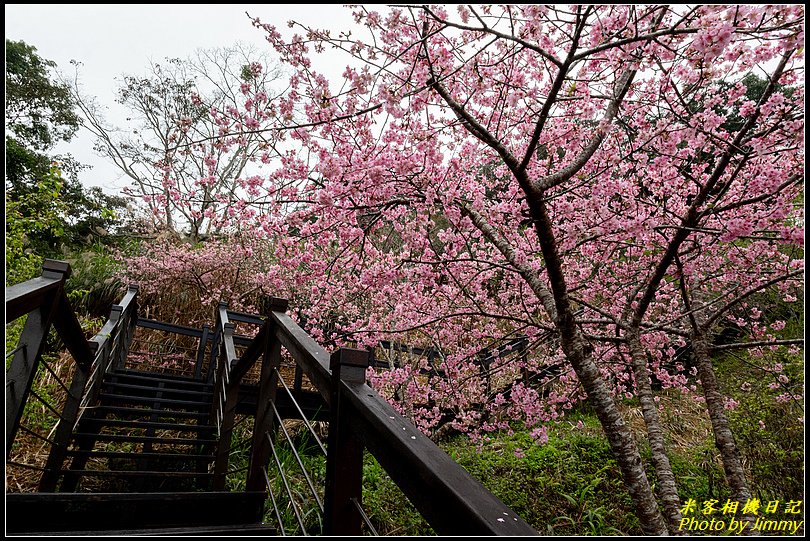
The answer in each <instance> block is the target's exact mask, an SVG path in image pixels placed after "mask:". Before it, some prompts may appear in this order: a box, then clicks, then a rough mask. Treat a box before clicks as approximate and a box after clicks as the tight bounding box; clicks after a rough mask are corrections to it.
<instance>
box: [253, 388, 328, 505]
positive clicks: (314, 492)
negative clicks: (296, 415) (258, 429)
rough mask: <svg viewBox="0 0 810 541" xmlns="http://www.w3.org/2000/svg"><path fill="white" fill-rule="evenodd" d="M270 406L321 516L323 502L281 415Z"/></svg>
mask: <svg viewBox="0 0 810 541" xmlns="http://www.w3.org/2000/svg"><path fill="white" fill-rule="evenodd" d="M270 405H271V406H272V407H273V413H274V414H275V416H276V419H277V420H278V423H279V426H280V427H281V431H282V432H283V433H284V437H285V438H286V439H287V443H289V445H290V452H291V453H292V455H293V457H295V460H296V462H298V466H299V467H300V468H301V473H303V474H304V479H305V480H306V482H307V485H309V490H310V491H311V492H312V496H313V497H314V498H315V503H317V504H318V509H320V511H321V515H323V502H322V501H321V498H320V497H319V496H318V491H317V490H315V484H314V483H313V482H312V478H311V477H310V476H309V472H307V469H306V467H305V466H304V462H303V461H302V460H301V455H299V454H298V451H297V450H296V448H295V444H294V443H293V441H292V438H291V437H290V433H289V432H288V431H287V427H286V426H284V422H283V419H282V418H281V415H279V413H278V409H277V408H276V405H275V404H273V403H272V402H271V403H270ZM267 437H268V438H270V434H267ZM271 445H272V442H271Z"/></svg>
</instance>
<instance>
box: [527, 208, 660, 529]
mask: <svg viewBox="0 0 810 541" xmlns="http://www.w3.org/2000/svg"><path fill="white" fill-rule="evenodd" d="M527 196H528V197H527V203H528V204H529V209H530V211H531V214H532V218H533V219H534V225H535V231H536V233H537V238H538V240H539V241H540V247H541V250H542V252H543V259H544V261H545V263H546V272H547V273H548V279H549V284H550V285H551V292H552V295H553V297H554V305H555V309H556V310H555V311H556V317H555V318H554V323H555V325H556V327H557V328H558V329H559V331H560V342H561V346H562V349H563V352H564V353H565V355H566V358H567V359H568V360H569V361H570V362H571V366H572V367H573V369H574V372H576V374H577V377H578V378H579V381H580V382H581V383H582V386H583V387H584V389H585V392H586V393H587V394H588V400H589V401H590V403H591V404H592V405H593V407H594V410H595V411H596V415H597V417H598V418H599V422H600V423H601V424H602V429H603V430H604V431H605V435H606V436H607V439H608V442H609V443H610V448H611V450H612V451H613V456H614V457H615V458H616V462H618V464H619V468H621V470H622V476H623V478H624V483H625V486H626V487H627V491H628V492H629V493H630V497H631V498H632V499H633V503H634V505H635V507H636V516H638V519H639V523H640V525H641V528H642V529H643V530H644V533H645V534H646V535H667V533H668V531H667V526H666V523H665V522H664V518H663V517H662V516H661V511H660V509H659V508H658V502H657V501H656V499H655V495H654V494H653V491H652V488H651V487H650V482H649V480H648V479H647V473H646V472H645V471H644V464H643V462H642V460H641V455H640V454H639V452H638V447H637V446H636V441H635V439H634V438H633V434H632V432H631V431H630V427H628V426H627V424H626V423H625V422H624V419H623V418H622V415H621V413H620V412H619V408H618V406H617V405H616V402H614V401H613V397H612V396H611V394H610V392H609V390H608V388H607V385H606V384H605V380H604V378H603V377H602V374H601V373H600V372H599V367H598V366H597V365H596V363H595V362H594V360H593V354H592V351H593V350H592V348H591V347H590V345H589V344H587V343H586V341H585V339H584V337H583V336H582V333H581V332H580V330H579V327H577V325H576V319H575V318H574V310H573V307H572V306H571V302H570V299H569V297H568V286H567V283H566V280H565V275H564V273H563V270H562V269H563V267H562V260H561V258H560V254H559V251H558V249H557V243H556V239H555V237H554V229H553V227H552V224H551V220H550V219H549V215H548V212H547V211H546V208H545V204H544V203H543V201H542V198H541V197H540V196H538V194H531V193H527ZM549 315H551V314H549Z"/></svg>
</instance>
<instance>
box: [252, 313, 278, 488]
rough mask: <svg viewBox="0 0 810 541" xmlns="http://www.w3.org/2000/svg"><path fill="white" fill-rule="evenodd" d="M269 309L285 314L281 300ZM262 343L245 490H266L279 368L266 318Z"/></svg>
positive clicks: (273, 335)
mask: <svg viewBox="0 0 810 541" xmlns="http://www.w3.org/2000/svg"><path fill="white" fill-rule="evenodd" d="M272 301H273V304H272V305H271V307H270V310H271V311H272V312H286V311H287V301H286V300H285V299H273V300H272ZM264 325H265V330H266V331H267V333H266V335H265V336H266V339H265V343H264V355H263V357H262V369H261V376H260V378H259V398H258V401H257V402H256V417H255V421H254V423H253V443H252V446H251V450H250V466H249V468H248V477H247V484H246V488H245V489H246V490H248V491H259V490H262V491H263V490H266V489H267V487H266V485H265V479H264V474H263V470H264V469H265V468H266V467H267V463H268V461H269V460H270V443H269V442H268V440H267V438H268V437H273V426H274V422H275V418H274V416H273V405H274V404H275V402H276V391H277V390H278V369H279V367H280V366H281V341H280V340H279V339H278V337H277V336H276V324H275V323H274V321H273V318H270V317H268V318H267V320H266V321H265V323H264Z"/></svg>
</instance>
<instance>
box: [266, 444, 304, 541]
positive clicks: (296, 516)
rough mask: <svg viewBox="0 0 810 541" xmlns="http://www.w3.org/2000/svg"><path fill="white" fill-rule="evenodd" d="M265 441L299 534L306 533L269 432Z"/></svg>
mask: <svg viewBox="0 0 810 541" xmlns="http://www.w3.org/2000/svg"><path fill="white" fill-rule="evenodd" d="M266 436H267V441H268V442H269V443H270V451H271V452H272V453H273V458H274V459H275V462H276V466H277V468H278V474H279V477H280V478H281V482H282V484H283V485H284V489H285V490H286V491H287V496H288V497H289V499H290V505H291V506H292V509H293V513H295V518H296V520H297V521H298V525H299V526H300V527H301V534H303V535H307V529H306V527H305V526H304V520H303V519H302V518H301V513H300V512H299V509H298V505H297V503H296V501H295V497H294V496H293V493H292V489H291V488H290V484H289V481H288V479H287V474H286V473H284V466H283V465H282V463H281V459H279V457H278V453H277V452H276V446H275V444H274V443H273V438H271V437H270V435H269V434H266ZM279 526H280V527H282V528H283V523H280V524H279Z"/></svg>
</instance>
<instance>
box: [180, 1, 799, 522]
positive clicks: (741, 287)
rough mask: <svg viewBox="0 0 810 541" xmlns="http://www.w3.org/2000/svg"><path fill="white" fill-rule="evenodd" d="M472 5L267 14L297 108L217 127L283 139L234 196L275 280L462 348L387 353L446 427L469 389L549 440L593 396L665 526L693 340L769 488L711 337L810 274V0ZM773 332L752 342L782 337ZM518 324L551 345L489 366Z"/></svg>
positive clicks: (719, 425) (358, 321)
mask: <svg viewBox="0 0 810 541" xmlns="http://www.w3.org/2000/svg"><path fill="white" fill-rule="evenodd" d="M454 9H455V10H456V12H455V13H453V14H451V13H449V12H448V10H447V9H445V8H443V7H428V6H422V7H415V6H410V7H392V8H389V9H387V10H386V11H385V13H379V12H376V11H368V10H366V9H364V8H355V11H354V13H355V20H356V21H357V23H358V25H361V26H362V27H364V29H365V31H367V33H368V35H367V36H363V37H357V36H353V35H351V33H350V32H348V31H346V32H344V33H341V34H339V35H337V36H333V35H331V34H330V33H329V32H327V31H320V30H317V29H312V28H306V27H303V26H301V25H298V24H296V23H291V26H292V27H293V28H297V29H298V30H300V31H301V32H302V34H303V35H296V36H294V37H293V39H292V40H291V41H289V42H288V41H286V40H285V39H283V37H282V35H281V33H280V32H279V31H278V30H277V29H276V28H275V27H274V26H272V25H267V24H263V23H261V22H260V21H259V20H255V21H254V24H255V25H256V26H257V27H260V28H262V29H264V30H265V31H266V32H267V33H268V40H269V41H270V43H271V44H272V45H273V47H274V48H275V50H276V51H277V52H278V54H279V55H280V56H281V58H282V61H283V62H285V63H286V64H287V65H289V66H290V67H291V68H293V69H294V72H293V74H292V77H291V80H290V89H289V92H287V93H286V94H285V95H284V96H282V97H281V98H279V100H278V114H277V115H274V116H273V117H272V118H270V117H261V118H259V117H257V116H256V115H255V112H254V110H253V108H252V107H249V106H248V107H246V108H245V109H243V110H242V111H239V115H238V117H234V116H232V117H231V119H230V122H231V126H229V127H233V126H238V127H239V129H236V130H234V132H233V133H231V132H228V131H227V129H226V133H227V135H228V137H227V138H224V139H221V140H219V141H218V143H221V144H222V145H224V146H225V148H227V146H228V145H229V144H238V143H239V141H240V140H244V138H245V137H248V136H250V135H252V134H264V135H265V136H266V137H269V138H273V141H274V142H275V143H276V146H275V147H274V148H275V150H276V152H277V154H276V156H275V158H276V159H277V160H278V162H274V160H273V158H268V159H267V160H266V161H267V162H269V163H268V170H271V171H270V172H268V173H266V174H265V175H264V176H263V178H262V180H261V182H257V185H258V186H259V188H258V190H259V191H260V193H261V195H262V197H265V198H266V199H265V200H263V202H262V204H261V206H257V205H256V204H255V203H256V202H255V201H252V200H251V199H250V198H244V199H242V200H240V201H239V202H238V203H237V204H235V205H234V206H233V207H232V208H233V212H232V213H230V214H231V215H230V217H231V218H232V220H233V223H235V224H238V226H239V227H240V228H242V229H244V228H245V226H246V224H252V225H253V226H254V235H256V236H257V237H261V238H267V239H268V241H269V242H270V244H271V246H272V248H270V250H271V251H272V257H273V260H272V261H271V262H270V267H268V270H267V271H265V272H266V273H267V276H268V282H267V283H268V284H269V283H271V281H270V279H269V277H270V276H272V277H273V280H280V282H273V283H274V284H278V283H284V284H288V285H291V286H293V287H294V288H296V289H299V290H300V289H305V290H306V297H307V298H306V302H307V304H306V305H304V306H300V307H299V311H300V315H301V317H302V318H304V319H306V321H307V323H308V326H309V328H310V329H311V330H312V331H313V332H315V333H320V332H322V329H323V327H324V326H325V324H327V323H332V324H337V325H338V326H339V327H340V330H341V332H342V333H343V337H344V339H346V338H349V339H351V340H353V341H355V342H356V343H359V344H362V345H366V346H373V345H374V344H375V343H377V342H378V341H379V340H380V339H381V338H384V337H390V336H392V335H394V336H396V335H399V336H405V337H407V338H408V339H409V340H420V341H421V342H422V343H424V344H425V345H435V346H437V349H438V350H440V351H441V354H440V359H439V363H438V367H439V368H440V369H441V377H434V378H426V377H423V375H422V374H424V373H425V372H429V371H430V370H431V369H435V368H436V366H432V365H430V364H429V362H428V361H427V360H424V359H423V360H421V361H420V362H419V363H417V364H415V365H413V366H406V367H402V368H401V369H398V370H391V371H387V372H383V373H380V374H374V375H372V380H373V381H374V383H375V384H376V385H378V386H379V387H380V388H381V389H383V390H385V389H388V390H389V391H392V392H393V390H395V389H396V390H398V391H399V392H400V395H401V396H403V397H405V400H404V402H406V403H407V404H404V405H402V404H401V405H400V406H401V407H403V409H404V410H405V411H406V413H408V414H409V415H412V416H413V417H414V418H415V420H416V422H417V423H418V424H419V425H420V427H422V428H423V430H425V431H430V430H432V429H434V428H435V427H437V426H438V424H439V423H440V422H442V420H443V419H444V418H445V417H446V413H447V412H448V411H449V412H451V413H452V417H453V419H452V421H451V424H452V426H454V427H456V428H462V429H472V428H473V427H475V430H478V431H484V432H486V431H487V430H494V429H497V428H506V427H507V426H508V425H507V424H506V423H505V420H506V419H515V418H520V419H523V420H525V421H526V422H527V424H528V425H529V426H532V427H534V430H533V435H534V436H535V437H536V438H537V439H538V440H539V441H542V440H543V439H544V437H545V431H544V429H543V423H544V422H547V421H549V420H552V419H555V418H557V417H559V415H560V414H561V413H562V412H563V411H564V410H565V409H567V408H570V407H571V404H572V403H573V402H575V401H576V400H579V399H583V398H587V400H588V401H589V403H590V404H591V406H592V407H593V409H594V411H595V412H596V414H597V416H598V418H599V420H600V422H601V424H602V427H603V429H604V432H605V434H606V436H607V439H608V441H609V444H610V446H611V449H612V451H613V453H614V456H615V457H616V460H617V463H618V464H619V467H620V468H621V471H622V474H623V477H624V481H625V484H626V486H627V489H628V492H629V494H630V496H631V498H632V499H633V502H634V504H635V507H636V509H637V514H638V517H639V521H640V524H641V526H642V528H643V530H644V531H645V533H648V534H664V533H667V532H671V533H676V532H677V528H678V519H679V518H680V511H679V507H680V505H679V498H678V493H677V487H676V485H675V478H674V475H673V474H672V469H671V466H670V465H669V461H668V459H667V452H666V447H665V439H664V433H663V430H662V428H661V424H660V421H659V419H658V406H657V404H656V400H655V398H656V397H655V396H654V394H653V392H652V378H655V380H657V382H659V383H661V384H662V385H664V386H666V387H678V388H683V387H684V386H685V384H686V382H687V378H688V372H687V369H686V367H684V366H679V364H678V363H677V362H676V359H675V357H676V355H675V350H676V348H683V347H689V348H690V349H691V352H692V356H693V358H694V359H695V363H696V367H697V372H698V378H699V381H700V383H701V385H702V391H703V394H704V397H705V400H706V404H707V411H708V414H709V416H710V418H711V420H712V424H713V427H714V430H715V437H716V441H717V444H718V448H719V449H720V451H721V455H722V456H723V459H724V465H725V468H726V474H727V477H728V481H729V486H730V488H731V490H732V493H733V495H734V497H735V498H741V499H745V496H746V494H748V495H750V491H749V492H747V491H748V488H747V486H746V484H745V477H744V472H743V471H742V469H741V467H740V466H739V460H737V464H736V465H735V458H734V455H735V453H736V450H735V449H734V443H733V436H732V435H731V434H730V431H729V430H728V423H727V422H725V424H724V421H723V411H722V408H723V407H724V405H723V396H722V395H721V394H720V392H719V391H718V388H717V385H716V384H714V383H713V370H712V366H711V360H710V355H709V352H710V351H711V348H712V344H711V337H712V332H713V329H714V328H715V326H716V324H717V323H718V321H719V320H720V319H722V318H724V317H726V316H727V313H728V311H729V310H730V309H731V308H732V307H735V306H737V305H738V304H739V303H741V302H744V299H745V298H746V297H747V296H748V295H750V293H749V292H753V291H759V290H762V289H764V288H768V287H780V288H783V289H784V290H785V291H786V292H788V291H792V292H794V293H795V291H794V290H795V288H797V287H799V284H800V279H801V276H800V275H801V273H802V272H803V260H802V259H801V256H800V255H799V254H798V253H797V252H796V251H795V250H792V249H790V247H791V246H795V245H797V244H799V245H801V244H803V241H802V239H803V231H804V221H803V213H802V212H803V211H802V208H801V205H798V204H797V203H798V202H799V201H800V197H801V190H802V187H803V160H804V153H803V141H802V136H801V134H802V132H803V126H804V124H803V123H804V117H803V86H802V81H803V73H804V72H803V39H804V35H803V26H802V25H803V15H804V11H803V7H801V6H765V7H753V6H732V7H726V6H697V7H690V6H677V7H669V6H663V5H662V6H652V7H647V6H600V7H597V6H579V7H570V8H568V7H553V8H552V7H542V6H505V7H498V8H495V7H486V6H481V7H479V6H475V7H467V6H458V7H456V8H454ZM355 30H356V29H355ZM326 48H332V49H336V50H339V51H343V52H345V53H346V55H347V57H348V59H349V61H350V62H349V66H348V67H347V68H346V70H345V72H344V80H343V81H342V82H341V84H340V85H338V86H335V85H334V84H333V82H332V81H328V80H327V79H326V78H325V77H324V76H323V75H322V74H320V73H318V72H317V71H316V69H315V68H314V67H313V66H314V64H313V61H312V58H311V57H310V55H311V53H313V52H314V53H318V52H320V51H322V50H324V49H326ZM752 76H756V77H758V78H759V80H760V81H762V85H761V88H760V91H759V92H758V94H757V95H751V93H750V92H749V87H750V86H751V85H750V84H749V85H748V86H747V85H746V81H748V82H749V83H750V81H751V77H752ZM245 95H246V103H251V104H252V103H254V102H255V101H254V100H253V98H252V96H251V95H250V91H249V89H245ZM223 128H225V126H223ZM224 135H226V134H223V136H224ZM282 149H284V150H282ZM274 163H275V165H274ZM184 196H185V194H183V193H180V194H177V197H178V198H179V199H181V200H182V198H183V197H184ZM266 201H271V204H267V203H266ZM791 294H792V293H791ZM302 300H303V299H302ZM749 329H752V331H751V334H750V339H752V340H753V342H749V343H748V344H747V345H757V344H754V342H756V341H758V340H769V339H768V337H767V336H761V334H762V333H761V332H759V331H754V330H753V327H749ZM518 334H519V335H525V336H526V337H527V339H528V340H529V341H530V343H532V345H533V347H534V351H535V354H533V355H529V356H525V357H519V358H517V359H513V358H511V357H508V356H504V358H503V359H500V360H496V361H495V362H494V363H492V364H491V365H490V366H489V367H488V368H486V370H484V371H483V372H484V373H483V374H482V369H481V366H480V363H476V362H475V361H476V355H475V354H476V352H477V351H478V350H479V349H480V348H481V346H482V344H496V343H498V341H502V340H506V339H509V338H511V337H514V336H516V335H518ZM322 337H324V338H328V336H326V335H322ZM769 341H770V342H772V344H771V345H772V346H773V347H778V346H779V344H778V342H775V341H773V340H769ZM493 377H496V378H497V379H499V380H500V386H496V387H495V388H493V387H492V385H491V384H492V379H493ZM503 382H508V383H507V384H503ZM625 394H629V395H631V396H632V394H636V395H637V396H638V397H639V399H640V402H641V407H642V412H643V416H644V420H645V424H646V427H647V434H648V437H649V441H650V444H651V448H652V462H653V465H654V467H655V473H656V480H657V483H656V488H657V491H658V495H659V497H660V499H661V504H662V505H661V508H659V505H658V503H657V500H656V497H655V495H654V493H653V490H652V488H651V483H650V481H649V479H648V477H647V475H646V473H645V469H644V465H643V461H642V459H641V456H640V453H639V450H638V447H637V444H636V441H635V439H634V436H633V434H632V433H631V431H630V429H629V427H628V425H627V423H626V421H625V420H624V419H623V417H622V414H621V411H620V408H619V406H618V404H617V399H618V398H619V397H621V396H624V395H625ZM662 509H663V512H662Z"/></svg>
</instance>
